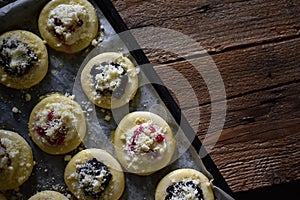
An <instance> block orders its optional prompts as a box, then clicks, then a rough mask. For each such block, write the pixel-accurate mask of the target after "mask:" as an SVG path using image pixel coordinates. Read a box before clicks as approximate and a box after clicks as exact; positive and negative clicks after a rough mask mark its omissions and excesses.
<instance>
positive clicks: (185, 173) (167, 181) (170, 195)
mask: <svg viewBox="0 0 300 200" xmlns="http://www.w3.org/2000/svg"><path fill="white" fill-rule="evenodd" d="M175 199H182V200H198V199H203V200H213V199H214V194H213V190H212V185H211V183H210V181H209V180H208V178H207V177H206V176H204V175H203V174H202V173H201V172H199V171H197V170H195V169H187V168H186V169H177V170H175V171H172V172H170V173H169V174H167V175H166V176H165V177H164V178H163V179H162V180H161V181H160V182H159V183H158V185H157V187H156V192H155V200H175Z"/></svg>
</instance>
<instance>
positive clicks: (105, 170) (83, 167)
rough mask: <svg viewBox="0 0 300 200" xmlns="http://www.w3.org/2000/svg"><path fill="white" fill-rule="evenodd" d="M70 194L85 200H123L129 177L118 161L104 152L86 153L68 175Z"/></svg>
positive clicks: (70, 165) (78, 157)
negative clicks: (125, 175) (121, 199)
mask: <svg viewBox="0 0 300 200" xmlns="http://www.w3.org/2000/svg"><path fill="white" fill-rule="evenodd" d="M64 179H65V182H66V184H67V186H68V188H69V190H70V191H71V192H72V193H73V194H74V195H75V196H76V197H77V198H78V199H81V200H92V199H103V200H117V199H119V198H120V197H121V196H122V194H123V191H124V188H125V177H124V174H123V171H122V168H121V166H120V164H119V163H118V161H117V160H116V159H115V158H114V157H112V156H111V155H110V154H109V153H107V152H106V151H104V150H102V149H86V150H83V151H80V152H79V153H78V154H76V155H75V156H74V157H73V158H72V159H71V160H70V162H69V163H68V165H67V166H66V169H65V174H64Z"/></svg>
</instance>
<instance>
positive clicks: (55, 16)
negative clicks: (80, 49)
mask: <svg viewBox="0 0 300 200" xmlns="http://www.w3.org/2000/svg"><path fill="white" fill-rule="evenodd" d="M88 20H89V16H88V13H87V11H86V10H85V8H84V7H83V6H81V5H78V4H75V5H68V4H60V5H58V6H57V7H55V8H54V9H53V10H51V12H50V13H49V16H48V23H47V26H48V27H49V29H50V30H53V31H54V32H55V34H57V35H59V36H61V37H62V38H63V42H64V43H65V44H67V45H72V44H74V43H76V42H77V41H78V40H80V39H82V38H84V37H85V36H86V34H87V33H86V30H87V22H88Z"/></svg>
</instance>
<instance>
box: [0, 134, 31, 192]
mask: <svg viewBox="0 0 300 200" xmlns="http://www.w3.org/2000/svg"><path fill="white" fill-rule="evenodd" d="M33 165H34V164H33V156H32V151H31V148H30V146H29V144H28V143H27V142H26V140H25V139H24V138H23V137H21V136H20V135H19V134H18V133H16V132H12V131H8V130H0V183H5V184H0V191H6V190H11V189H18V187H19V186H20V185H22V184H23V183H24V182H25V181H26V180H27V179H28V178H29V176H30V175H31V172H32V168H33Z"/></svg>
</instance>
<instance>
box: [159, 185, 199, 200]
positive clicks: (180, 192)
mask: <svg viewBox="0 0 300 200" xmlns="http://www.w3.org/2000/svg"><path fill="white" fill-rule="evenodd" d="M178 199H181V200H203V199H204V198H203V192H202V190H201V188H199V187H198V186H197V185H195V183H193V181H187V182H183V181H180V182H178V183H175V184H174V185H171V186H169V187H168V188H167V196H166V197H165V200H178Z"/></svg>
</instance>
